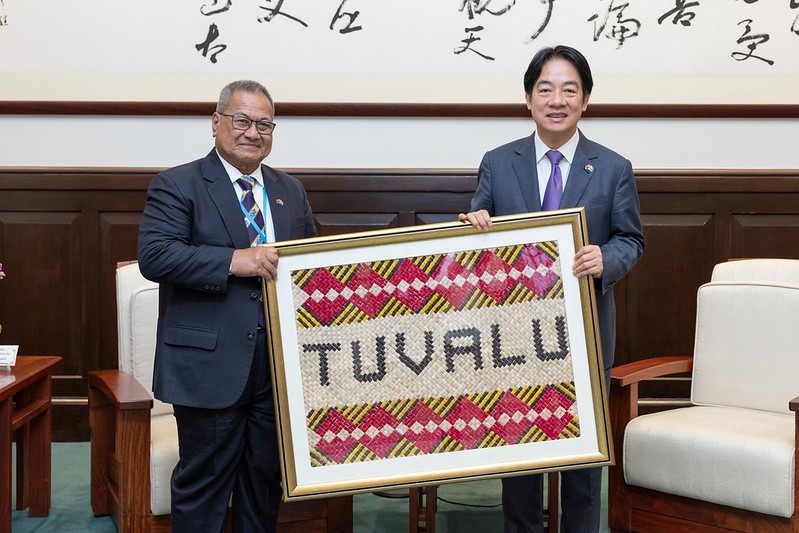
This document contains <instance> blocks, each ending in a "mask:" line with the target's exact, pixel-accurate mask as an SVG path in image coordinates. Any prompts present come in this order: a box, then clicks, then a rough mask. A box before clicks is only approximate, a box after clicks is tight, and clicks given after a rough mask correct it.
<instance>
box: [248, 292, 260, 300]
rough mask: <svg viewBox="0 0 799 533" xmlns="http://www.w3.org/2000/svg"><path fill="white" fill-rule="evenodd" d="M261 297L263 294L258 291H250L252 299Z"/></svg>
mask: <svg viewBox="0 0 799 533" xmlns="http://www.w3.org/2000/svg"><path fill="white" fill-rule="evenodd" d="M260 297H261V295H260V294H259V293H257V292H251V293H250V300H257V299H258V298H260Z"/></svg>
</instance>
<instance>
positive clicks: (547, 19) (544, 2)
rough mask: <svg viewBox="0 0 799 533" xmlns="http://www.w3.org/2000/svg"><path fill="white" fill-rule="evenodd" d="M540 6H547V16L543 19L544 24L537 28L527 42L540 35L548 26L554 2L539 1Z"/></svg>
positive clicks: (551, 0) (553, 0) (552, 0)
mask: <svg viewBox="0 0 799 533" xmlns="http://www.w3.org/2000/svg"><path fill="white" fill-rule="evenodd" d="M541 3H542V4H547V15H546V17H544V22H542V23H541V25H540V26H539V27H538V29H537V30H536V31H535V33H533V34H532V35H531V36H530V39H529V40H528V41H527V42H530V41H532V40H534V39H535V38H536V37H538V36H539V35H541V33H542V32H543V31H544V30H545V29H547V26H548V25H549V20H550V19H551V18H552V8H553V6H554V5H555V0H541Z"/></svg>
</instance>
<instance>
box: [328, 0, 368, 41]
mask: <svg viewBox="0 0 799 533" xmlns="http://www.w3.org/2000/svg"><path fill="white" fill-rule="evenodd" d="M346 3H347V0H342V2H341V4H340V5H339V6H338V9H337V10H336V14H335V15H333V20H331V21H330V29H331V30H332V29H333V25H335V24H336V22H338V21H339V20H341V19H343V18H344V17H349V22H347V24H346V26H345V27H344V28H342V29H340V30H339V31H338V32H339V33H350V32H353V31H358V30H361V29H363V27H362V26H353V24H354V23H355V19H356V18H358V15H360V14H361V12H360V11H354V12H344V13H342V12H341V10H342V8H343V7H344V4H346Z"/></svg>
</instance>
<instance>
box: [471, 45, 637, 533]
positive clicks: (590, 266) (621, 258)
mask: <svg viewBox="0 0 799 533" xmlns="http://www.w3.org/2000/svg"><path fill="white" fill-rule="evenodd" d="M593 83H594V82H593V78H592V76H591V69H590V67H589V66H588V61H587V60H586V59H585V57H584V56H583V55H582V54H581V53H580V52H578V51H577V50H575V49H574V48H570V47H568V46H555V47H551V48H543V49H541V50H539V51H538V53H536V55H535V56H534V57H533V59H532V61H531V62H530V65H529V66H528V68H527V72H525V74H524V96H525V100H526V101H527V108H528V109H529V110H530V113H531V114H532V117H533V120H534V121H535V124H536V130H535V133H534V134H533V135H531V136H529V137H525V138H523V139H518V140H516V141H513V142H511V143H508V144H505V145H503V146H500V147H499V148H496V149H494V150H491V151H489V152H487V153H486V154H485V156H484V157H483V161H482V162H481V163H480V169H479V171H478V174H477V176H478V185H477V191H475V193H474V197H473V198H472V203H471V212H469V213H467V214H461V215H459V219H460V220H461V221H463V222H467V221H468V222H469V223H471V224H472V225H473V226H475V227H476V228H477V229H480V230H486V229H488V228H489V227H490V226H491V218H490V217H491V216H495V215H508V214H514V213H526V212H531V211H541V210H542V205H546V204H545V201H547V200H546V199H545V196H549V195H550V194H551V193H554V194H555V195H556V196H555V198H556V200H555V203H554V204H552V206H551V207H548V209H558V208H569V207H577V206H583V207H585V209H586V218H587V224H588V239H589V242H590V244H588V245H586V246H584V247H583V248H581V249H580V250H578V251H577V254H576V255H575V257H574V265H573V269H572V274H574V275H575V276H577V277H583V276H591V277H592V278H593V279H594V282H595V287H596V292H597V308H598V309H597V312H598V315H599V330H600V337H601V342H602V354H603V357H604V366H605V379H606V382H609V379H610V368H611V366H613V354H614V348H615V344H616V304H615V302H614V299H613V285H614V284H615V283H616V282H617V281H618V280H619V279H621V278H622V277H623V276H624V275H625V274H627V272H629V271H630V269H631V268H632V267H633V265H634V264H635V262H636V261H637V260H638V258H639V257H641V254H642V253H643V251H644V234H643V231H642V228H641V216H640V208H639V204H638V192H637V191H636V188H635V178H634V176H633V170H632V165H631V164H630V162H629V161H628V160H627V159H625V158H624V157H622V156H620V155H619V154H617V153H615V152H613V151H611V150H609V149H608V148H605V147H604V146H602V145H600V144H597V143H595V142H593V141H590V140H588V139H587V138H586V137H585V136H583V134H582V133H581V132H580V131H578V129H577V123H578V121H579V120H580V117H581V116H582V114H583V112H584V111H585V110H586V109H587V108H588V99H589V97H590V96H591V89H592V88H593ZM550 151H553V152H554V151H557V152H559V153H558V154H554V153H553V154H549V155H547V153H548V152H550ZM550 156H551V157H552V159H550ZM553 161H554V162H553ZM555 165H557V167H558V168H557V170H558V171H559V172H558V174H559V176H558V178H556V179H552V180H550V175H552V176H553V178H554V175H555V171H556V169H555V168H553V167H554V166H555ZM558 180H559V182H558ZM550 181H552V183H553V185H549V183H550ZM548 187H549V188H550V189H552V191H550V190H549V189H548ZM545 191H546V193H545ZM561 195H562V197H561ZM561 479H562V482H561V508H562V510H563V512H562V518H561V528H562V531H564V533H572V532H596V531H599V517H600V499H601V485H602V470H601V469H599V468H590V469H583V470H571V471H564V472H562V473H561ZM542 490H543V478H542V476H541V475H540V474H536V475H526V476H519V477H508V478H505V479H503V480H502V504H503V511H504V516H505V527H504V529H505V532H506V533H516V532H541V531H543V519H542V513H543V509H542V507H543V505H542V498H541V494H542Z"/></svg>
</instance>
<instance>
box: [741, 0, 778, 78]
mask: <svg viewBox="0 0 799 533" xmlns="http://www.w3.org/2000/svg"><path fill="white" fill-rule="evenodd" d="M750 3H751V2H750ZM752 22H753V21H752V19H744V20H742V21H741V22H739V23H738V26H740V25H741V24H746V28H745V29H744V32H743V35H741V36H740V37H739V38H738V41H737V42H738V44H744V43H746V42H748V43H749V44H747V45H746V47H747V48H748V49H749V52H748V53H747V52H733V53H732V54H730V55H731V56H732V58H733V59H735V60H736V61H745V60H747V59H749V58H750V57H753V58H755V59H759V60H760V61H764V62H766V63H768V64H769V65H773V64H774V61H771V60H770V59H766V58H764V57H760V56H756V55H754V53H755V50H756V49H757V47H758V46H760V45H761V44H763V43H765V42H767V41H768V40H769V39H770V37H769V35H768V34H767V33H755V34H752V35H749V34H750V32H751V31H752V27H751V26H749V25H750V24H751V23H752Z"/></svg>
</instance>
